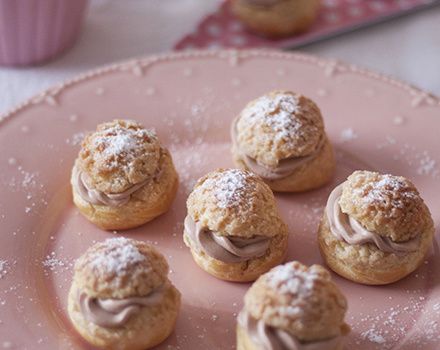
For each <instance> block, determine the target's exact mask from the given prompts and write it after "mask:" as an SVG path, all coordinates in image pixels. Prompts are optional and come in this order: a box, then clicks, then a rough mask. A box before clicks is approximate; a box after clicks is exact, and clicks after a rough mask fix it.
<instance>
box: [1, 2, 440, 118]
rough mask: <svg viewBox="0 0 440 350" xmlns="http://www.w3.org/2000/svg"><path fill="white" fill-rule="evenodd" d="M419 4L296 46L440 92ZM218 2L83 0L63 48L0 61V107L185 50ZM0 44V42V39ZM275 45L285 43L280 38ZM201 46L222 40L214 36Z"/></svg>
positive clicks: (430, 21) (436, 53)
mask: <svg viewBox="0 0 440 350" xmlns="http://www.w3.org/2000/svg"><path fill="white" fill-rule="evenodd" d="M2 1H5V0H0V13H1V11H2ZM75 1H76V0H75ZM339 1H340V0H323V1H322V6H323V7H326V8H327V10H328V11H330V12H329V13H330V14H329V15H326V18H324V19H323V20H326V21H327V22H329V23H330V24H331V25H337V22H338V20H339V17H338V16H339V15H338V13H337V11H336V9H337V8H338V6H340V7H341V5H340V4H339V3H338V2H339ZM392 1H395V2H397V3H398V4H399V7H400V8H401V9H402V10H406V9H408V8H409V7H410V6H411V1H409V0H406V1H403V0H392ZM387 3H388V2H387V1H386V0H383V1H373V0H348V2H347V4H349V5H343V6H344V7H343V11H349V13H351V15H352V16H353V17H356V16H360V13H359V11H361V10H360V9H359V8H360V7H363V6H364V5H365V6H369V8H371V9H372V11H373V10H374V11H377V12H380V11H383V10H384V9H386V6H388V5H387ZM419 3H420V1H419ZM421 3H422V5H423V4H427V5H429V7H426V8H424V9H420V8H418V9H417V11H414V12H412V11H411V12H410V13H409V14H406V15H405V16H398V17H396V15H393V16H391V17H393V19H389V20H387V21H384V22H382V23H380V24H375V25H372V26H369V27H367V28H363V29H358V30H356V31H352V29H354V28H351V29H350V30H347V29H346V30H344V31H349V33H346V34H342V35H339V36H336V37H332V38H329V39H326V40H321V41H318V42H315V43H313V44H308V45H304V43H302V44H301V45H300V47H299V49H300V50H301V51H304V52H306V53H311V54H317V55H320V56H323V57H331V58H335V59H339V60H343V61H347V62H350V63H354V64H357V65H360V66H363V67H366V68H370V69H373V70H376V71H379V72H382V73H385V74H388V75H392V76H394V77H397V78H400V79H403V80H406V81H408V82H410V83H413V84H415V85H417V86H418V87H421V88H423V89H426V90H428V91H431V92H433V93H436V94H440V79H439V75H438V72H439V70H440V68H439V66H440V35H439V33H440V6H434V5H435V3H438V1H433V0H430V1H429V0H425V1H423V0H422V1H421ZM222 4H223V0H123V1H122V0H90V3H89V6H88V8H87V10H86V13H85V19H84V22H83V24H82V28H81V32H80V35H79V37H78V39H77V41H76V43H75V45H74V46H73V47H72V48H71V49H70V50H68V51H66V52H65V53H63V54H62V55H61V56H59V57H57V58H55V59H53V60H51V61H49V62H46V63H44V64H39V65H37V66H32V67H10V66H0V96H1V98H0V113H2V112H5V111H7V110H8V109H10V108H12V107H13V106H14V105H16V104H18V103H20V102H21V101H23V100H24V99H26V98H29V97H31V96H32V95H34V94H36V93H38V92H39V91H40V90H42V89H45V88H47V87H49V86H51V85H54V84H56V83H57V82H60V81H63V80H65V79H67V78H69V77H72V76H75V75H77V74H78V73H80V72H83V71H86V70H90V69H93V68H95V67H98V66H102V65H105V64H109V63H112V62H114V61H121V60H124V59H128V58H132V57H134V56H143V55H149V54H156V53H163V52H168V51H171V50H173V49H175V48H176V47H177V48H180V49H191V48H192V46H193V45H186V47H185V45H183V44H182V45H180V47H179V45H178V43H179V42H182V39H184V38H185V37H187V38H188V37H189V38H192V37H196V36H197V35H200V33H197V31H200V27H199V25H200V24H201V23H203V21H204V20H206V18H207V17H208V16H210V15H211V16H212V15H213V14H214V15H213V16H214V17H213V18H216V16H217V17H219V16H223V15H224V14H223V15H222V13H221V11H222V10H221V9H220V7H221V6H222ZM5 11H6V10H5V9H4V8H3V12H4V13H5ZM332 11H333V12H332ZM4 13H3V14H4ZM8 16H9V17H8V18H11V16H10V15H8ZM3 22H4V21H3ZM312 29H313V27H312ZM2 30H3V31H5V30H6V29H5V23H3V24H2V23H1V21H0V33H1V31H2ZM221 30H222V28H221V27H220V28H218V27H215V26H212V27H211V28H210V34H211V35H212V36H221V35H222V32H221ZM238 30H241V29H240V28H239V29H238ZM0 39H1V38H0ZM239 39H240V38H239ZM245 39H246V38H245ZM315 39H316V38H315ZM1 45H5V43H4V42H2V40H0V47H1ZM276 45H278V44H276ZM236 46H238V47H240V46H246V45H244V44H243V40H242V39H240V40H236ZM279 46H289V45H288V43H287V44H286V43H285V42H282V43H281V42H280V45H279ZM208 47H210V48H219V47H222V45H221V43H219V42H217V44H215V45H208Z"/></svg>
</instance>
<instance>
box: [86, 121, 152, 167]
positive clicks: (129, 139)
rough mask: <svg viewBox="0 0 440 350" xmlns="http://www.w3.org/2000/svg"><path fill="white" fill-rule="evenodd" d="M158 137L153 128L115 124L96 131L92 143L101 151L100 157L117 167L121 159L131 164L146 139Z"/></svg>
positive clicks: (111, 165)
mask: <svg viewBox="0 0 440 350" xmlns="http://www.w3.org/2000/svg"><path fill="white" fill-rule="evenodd" d="M156 139H157V136H156V134H155V132H154V131H152V130H147V129H144V128H127V127H123V126H121V125H120V124H115V125H113V126H111V127H108V128H105V129H104V130H100V131H98V132H96V133H95V134H94V136H93V141H92V145H93V147H94V148H95V149H97V150H98V151H99V152H100V153H99V157H100V158H102V159H101V160H102V161H103V162H104V163H108V164H109V166H110V167H116V166H117V165H118V164H119V161H120V160H121V159H124V163H126V164H128V165H130V163H131V162H132V161H134V159H135V158H136V156H137V153H138V150H139V149H142V146H143V145H144V143H145V142H146V140H156Z"/></svg>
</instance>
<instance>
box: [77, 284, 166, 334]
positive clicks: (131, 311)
mask: <svg viewBox="0 0 440 350" xmlns="http://www.w3.org/2000/svg"><path fill="white" fill-rule="evenodd" d="M164 288H165V285H164V286H162V287H160V288H158V289H156V290H154V291H153V292H151V293H150V294H148V295H147V296H143V297H130V298H124V299H100V298H92V297H90V296H88V295H87V294H86V293H84V292H82V293H78V301H79V306H80V309H81V313H82V314H83V315H84V317H85V319H86V320H87V321H89V322H92V323H94V324H96V325H98V326H100V327H106V328H118V327H122V326H124V325H125V324H126V323H127V322H128V321H129V320H130V318H131V317H133V316H135V315H137V314H138V313H139V312H140V311H141V308H142V307H146V306H154V305H157V304H158V303H160V302H161V300H162V298H163V291H164Z"/></svg>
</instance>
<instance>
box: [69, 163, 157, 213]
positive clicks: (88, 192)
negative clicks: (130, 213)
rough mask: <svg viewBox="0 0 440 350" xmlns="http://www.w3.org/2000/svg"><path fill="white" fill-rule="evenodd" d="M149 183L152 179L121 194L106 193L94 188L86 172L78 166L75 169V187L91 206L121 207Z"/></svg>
mask: <svg viewBox="0 0 440 350" xmlns="http://www.w3.org/2000/svg"><path fill="white" fill-rule="evenodd" d="M149 181H151V178H147V179H146V180H144V181H142V182H139V183H137V184H135V185H133V186H131V187H130V188H129V189H127V190H125V191H123V192H120V193H104V192H102V191H99V190H97V189H96V188H93V187H92V185H91V184H90V180H89V179H88V177H87V175H86V174H85V173H84V172H82V171H80V170H79V169H78V168H77V167H76V166H75V167H74V168H73V186H74V187H75V189H76V191H77V193H78V194H79V195H80V196H81V198H82V199H84V200H85V201H86V202H89V203H91V204H97V205H107V206H109V207H119V206H121V205H124V204H126V203H128V201H129V200H130V199H131V195H132V194H133V193H135V192H136V191H138V190H140V189H141V188H142V187H144V186H145V185H146V184H147V183H148V182H149Z"/></svg>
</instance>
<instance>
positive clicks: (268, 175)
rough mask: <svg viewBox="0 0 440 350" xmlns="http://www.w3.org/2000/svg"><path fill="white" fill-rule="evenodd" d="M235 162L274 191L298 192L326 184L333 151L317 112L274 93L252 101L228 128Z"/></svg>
mask: <svg viewBox="0 0 440 350" xmlns="http://www.w3.org/2000/svg"><path fill="white" fill-rule="evenodd" d="M231 138H232V154H233V158H234V162H235V163H236V165H237V166H239V167H240V168H242V169H246V170H249V171H252V172H254V173H255V174H257V175H259V176H260V177H261V178H263V180H264V181H265V182H266V183H267V184H268V185H269V187H270V188H271V189H272V190H273V191H277V192H301V191H307V190H311V189H314V188H317V187H320V186H322V185H324V184H325V183H327V182H328V181H329V180H330V179H331V178H332V176H333V173H334V170H335V158H334V154H333V148H332V145H331V144H330V141H329V139H328V137H327V135H326V133H325V130H324V122H323V119H322V115H321V111H320V110H319V108H318V106H317V105H316V104H315V103H314V102H313V101H312V100H310V99H309V98H307V97H305V96H302V95H299V94H296V93H293V92H290V91H273V92H270V93H269V94H267V95H263V96H261V97H259V98H257V99H255V100H253V101H251V102H250V103H249V104H248V105H247V106H246V107H245V108H244V109H243V111H241V113H240V114H239V115H238V117H237V118H235V119H234V121H233V122H232V126H231Z"/></svg>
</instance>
